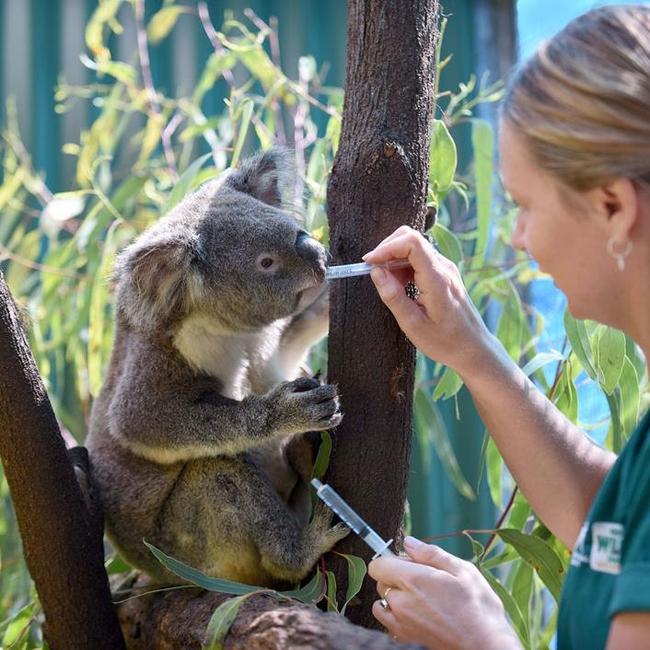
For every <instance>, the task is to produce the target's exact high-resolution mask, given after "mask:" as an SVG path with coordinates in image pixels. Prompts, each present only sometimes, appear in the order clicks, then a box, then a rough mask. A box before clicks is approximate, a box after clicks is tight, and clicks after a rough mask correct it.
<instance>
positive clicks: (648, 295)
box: [364, 6, 650, 649]
mask: <svg viewBox="0 0 650 650" xmlns="http://www.w3.org/2000/svg"><path fill="white" fill-rule="evenodd" d="M500 156H501V166H502V175H503V180H504V183H505V186H506V188H507V190H508V191H509V193H510V195H511V196H512V198H513V200H514V201H515V202H516V203H517V204H518V205H519V216H518V221H517V225H516V228H515V231H514V234H513V236H512V243H513V246H515V247H516V248H518V249H522V250H526V251H528V253H529V254H530V255H531V256H532V257H534V258H535V259H536V260H537V262H538V263H539V265H540V268H541V270H542V271H545V272H547V273H548V274H550V275H551V276H552V278H553V280H554V281H555V283H556V285H557V286H558V287H559V288H560V289H562V291H563V292H564V293H566V295H567V298H568V305H569V309H570V310H571V313H572V314H573V315H574V316H575V317H576V318H589V319H593V320H597V321H600V322H601V323H605V324H607V325H610V326H613V327H616V328H620V329H621V330H623V331H625V332H626V333H627V334H629V335H630V336H631V337H632V338H634V340H635V341H636V342H637V343H638V344H639V346H640V347H641V348H642V350H643V351H644V353H645V355H646V359H650V291H648V278H649V277H650V7H648V6H618V7H605V8H601V9H598V10H594V11H591V12H589V13H587V14H585V15H584V16H582V17H580V18H578V19H576V20H574V21H573V22H571V23H570V24H569V25H568V26H567V27H566V28H565V29H564V30H563V31H562V32H560V33H559V34H558V35H557V36H555V38H553V39H552V40H551V41H550V42H549V43H547V44H546V45H544V46H542V48H541V49H540V50H539V51H538V52H537V54H536V55H535V56H534V57H533V58H532V59H531V60H530V61H529V62H527V63H526V64H525V65H524V66H523V68H522V69H521V70H520V71H519V73H518V74H517V76H516V77H515V79H514V80H513V82H512V84H511V86H510V89H509V93H508V96H507V98H506V100H505V105H504V108H503V115H502V123H501V129H500ZM393 258H408V259H409V261H410V262H411V266H412V270H409V271H408V272H407V271H404V270H402V271H395V272H392V273H391V272H386V271H384V270H383V269H375V270H373V272H372V279H373V281H374V283H375V285H376V287H377V290H378V292H379V295H380V297H381V299H382V300H383V301H384V302H385V304H386V305H387V306H388V308H389V309H390V310H391V311H392V312H393V314H394V316H395V318H396V319H397V321H398V323H399V325H400V327H401V328H402V329H403V330H404V332H405V333H406V334H407V336H408V337H409V338H410V340H411V341H412V342H413V343H414V344H415V345H416V346H417V347H418V348H419V349H420V350H421V351H422V352H423V353H424V354H426V355H427V356H429V357H431V358H432V359H435V360H436V361H439V362H442V363H444V364H446V365H448V366H450V367H451V368H453V369H454V370H455V371H456V372H458V373H459V375H460V376H461V377H462V378H463V380H464V382H465V384H466V385H467V387H468V389H469V390H470V391H471V393H472V396H473V398H474V401H475V403H476V406H477V408H478V410H479V412H480V414H481V417H482V419H483V421H484V423H485V425H486V426H487V428H488V430H489V431H490V433H491V435H492V436H493V438H494V441H495V443H496V444H497V446H498V447H499V449H500V451H501V454H502V455H503V458H504V459H505V461H506V463H507V465H508V467H509V469H510V471H511V472H512V474H513V475H514V477H515V479H516V481H517V483H518V485H519V486H520V487H521V489H522V491H523V492H524V494H525V495H526V497H527V498H528V500H529V502H530V503H531V505H532V507H533V508H534V510H535V512H536V513H537V514H538V516H539V517H540V518H541V519H542V520H543V521H544V523H545V524H546V525H547V526H548V527H549V528H550V529H551V530H552V531H553V533H554V534H555V535H556V536H557V537H558V538H560V539H561V540H562V541H563V542H564V543H565V544H566V545H567V546H568V547H569V548H573V549H574V551H573V555H572V559H571V567H570V570H569V572H568V575H567V577H566V581H565V585H564V590H563V596H562V601H561V605H560V615H559V622H558V647H559V648H560V649H563V648H580V649H582V648H590V649H591V648H602V647H607V648H626V649H627V648H648V647H650V434H649V433H648V428H649V427H650V422H649V420H648V418H647V417H646V418H644V420H643V422H642V423H641V424H640V426H639V428H638V429H637V431H636V432H635V433H634V435H633V436H632V437H631V438H630V440H629V441H628V443H627V445H626V447H625V448H624V450H623V452H622V453H621V455H620V457H619V458H618V459H616V458H615V457H614V455H613V454H611V453H610V452H607V451H605V450H603V449H601V448H599V447H598V446H596V445H595V444H593V443H591V442H590V441H589V439H588V438H587V437H586V436H585V435H584V433H583V432H582V431H580V430H579V429H577V428H576V427H575V426H574V425H573V424H572V423H571V422H569V421H568V420H567V419H566V418H565V417H564V416H563V415H562V414H561V413H560V412H559V411H558V410H557V409H556V408H555V407H554V406H553V405H552V404H551V403H550V402H549V401H548V400H547V399H546V398H545V397H544V396H543V395H542V394H541V393H540V392H539V391H537V389H536V388H535V387H534V386H533V384H532V383H531V382H530V380H529V379H528V378H527V377H526V376H525V375H524V373H523V372H522V371H521V370H520V369H519V368H517V367H516V366H515V364H514V363H513V362H512V361H511V360H510V359H509V358H508V356H507V355H506V353H505V352H504V350H503V348H502V347H501V345H500V344H499V342H498V341H497V340H496V339H495V338H494V337H493V336H492V335H491V334H490V333H489V332H488V330H487V329H486V327H485V326H484V324H483V321H482V320H481V317H480V315H479V314H478V312H477V311H476V309H475V308H474V306H473V305H472V303H471V302H470V299H469V297H468V296H467V293H466V291H465V288H464V287H463V284H462V280H461V278H460V275H459V273H458V270H457V268H456V267H455V266H454V265H453V264H452V262H450V261H449V260H447V259H445V258H444V257H442V256H441V255H439V254H437V253H436V252H435V251H433V250H432V248H431V247H430V246H429V245H428V244H427V242H426V240H425V239H424V238H423V237H422V236H421V235H420V234H418V233H417V232H415V231H414V230H411V229H410V228H408V227H402V228H400V229H398V230H397V231H396V232H395V233H393V234H392V235H391V236H390V237H388V238H387V239H386V240H384V241H383V242H382V243H381V244H380V245H379V246H378V247H377V248H376V249H375V250H373V251H372V252H371V253H369V254H368V255H366V256H365V257H364V259H365V261H366V262H370V263H372V264H379V263H382V262H385V261H387V260H389V259H393ZM410 279H413V280H414V281H415V283H416V284H417V286H418V287H419V289H420V292H421V295H420V297H419V298H418V299H417V301H415V302H413V301H411V300H409V299H408V298H407V297H406V296H405V295H404V290H403V285H404V282H406V281H407V280H410ZM531 459H534V462H531ZM405 549H406V551H407V553H408V555H409V556H410V558H411V559H412V560H413V561H412V562H405V561H404V560H400V559H397V558H395V559H392V558H380V559H377V560H375V561H374V562H372V563H371V564H370V569H369V571H370V575H371V576H372V577H373V578H374V579H376V580H377V582H378V584H377V589H378V592H379V594H380V596H381V597H382V600H380V601H377V602H376V603H375V605H374V607H373V612H374V614H375V616H376V617H377V619H378V620H379V621H380V622H381V623H382V624H383V625H384V626H385V627H386V628H387V629H388V630H389V632H390V633H391V634H392V635H394V636H395V637H396V638H398V639H400V640H403V641H417V642H420V643H424V644H425V645H427V646H428V647H432V648H433V647H436V648H438V647H440V648H457V647H458V648H461V647H462V648H464V647H468V648H470V647H471V648H478V647H480V648H492V647H494V648H509V647H519V644H518V641H517V637H516V635H515V634H514V632H513V631H512V630H511V628H510V627H509V625H508V623H507V621H506V617H505V614H504V611H503V608H502V607H501V605H500V602H499V600H498V599H497V598H496V596H495V595H494V593H493V592H492V590H491V589H490V587H489V586H488V584H487V582H486V581H485V580H484V579H483V577H482V576H481V575H480V574H479V572H478V570H477V569H476V568H475V567H474V566H473V565H472V564H471V563H469V562H465V561H463V560H460V559H458V558H456V557H454V556H452V555H450V554H448V553H446V552H445V551H443V550H442V549H440V548H437V547H434V546H429V545H426V544H423V543H422V542H418V541H417V540H414V539H412V538H407V540H406V541H405Z"/></svg>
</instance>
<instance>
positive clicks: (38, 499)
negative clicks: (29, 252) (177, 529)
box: [0, 272, 124, 650]
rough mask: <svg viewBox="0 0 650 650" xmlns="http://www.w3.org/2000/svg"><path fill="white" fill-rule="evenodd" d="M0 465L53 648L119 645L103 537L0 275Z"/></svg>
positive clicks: (122, 641) (49, 642) (118, 632)
mask: <svg viewBox="0 0 650 650" xmlns="http://www.w3.org/2000/svg"><path fill="white" fill-rule="evenodd" d="M0 350H2V354H1V355H0V459H1V460H2V464H3V466H4V471H5V476H6V477H7V483H8V484H9V489H10V491H11V497H12V500H13V504H14V507H15V510H16V517H17V519H18V526H19V528H20V534H21V537H22V541H23V548H24V553H25V559H26V561H27V566H28V568H29V571H30V573H31V576H32V578H33V580H34V583H35V585H36V590H37V591H38V595H39V598H40V601H41V605H42V607H43V611H44V613H45V636H46V638H47V641H48V644H49V645H50V647H51V648H53V649H54V650H64V649H65V650H68V649H70V648H79V649H82V648H83V649H86V648H98V649H100V648H107V649H110V650H115V649H119V648H123V647H124V640H123V638H122V634H121V632H120V628H119V625H118V620H117V616H116V614H115V611H114V609H113V605H112V603H111V596H110V591H109V588H108V580H107V577H106V571H105V570H104V556H103V549H102V535H101V531H100V530H98V528H97V526H96V523H95V525H93V524H94V522H93V520H92V516H91V514H90V513H89V511H88V509H87V506H86V503H85V501H84V497H83V495H82V492H81V489H80V487H79V485H78V483H77V480H76V478H75V473H74V470H73V467H72V464H71V463H70V461H69V460H68V455H67V453H66V449H65V444H64V442H63V439H62V438H61V434H60V431H59V427H58V424H57V422H56V419H55V417H54V413H53V412H52V407H51V406H50V402H49V400H48V397H47V393H46V391H45V387H44V386H43V383H42V381H41V379H40V377H39V374H38V370H37V369H36V364H35V363H34V358H33V357H32V354H31V351H30V349H29V346H28V344H27V341H26V340H25V336H24V334H23V330H22V327H21V324H20V321H19V317H18V313H17V310H16V306H15V304H14V301H13V299H12V297H11V294H10V293H9V289H8V288H7V285H6V284H5V281H4V277H3V276H2V273H1V272H0Z"/></svg>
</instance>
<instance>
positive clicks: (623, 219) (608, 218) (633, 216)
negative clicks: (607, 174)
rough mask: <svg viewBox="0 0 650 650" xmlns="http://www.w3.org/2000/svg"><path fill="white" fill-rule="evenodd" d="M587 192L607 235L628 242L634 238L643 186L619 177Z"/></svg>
mask: <svg viewBox="0 0 650 650" xmlns="http://www.w3.org/2000/svg"><path fill="white" fill-rule="evenodd" d="M585 195H586V198H587V200H588V201H589V203H590V204H591V206H592V208H593V213H594V214H595V215H596V218H597V219H599V222H600V224H601V225H602V227H603V229H604V230H605V232H606V234H607V238H608V239H611V240H613V241H615V242H626V241H629V240H630V239H631V238H632V233H633V231H634V229H635V227H636V226H638V223H639V220H640V219H641V217H642V212H643V209H642V208H643V202H642V200H641V196H640V190H639V188H638V187H637V186H636V184H635V183H634V181H632V180H631V179H629V178H617V179H614V180H613V181H610V182H608V183H605V184H603V185H600V186H598V187H595V188H593V189H592V190H588V191H587V192H586V193H585Z"/></svg>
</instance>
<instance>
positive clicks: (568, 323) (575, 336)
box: [564, 309, 598, 380]
mask: <svg viewBox="0 0 650 650" xmlns="http://www.w3.org/2000/svg"><path fill="white" fill-rule="evenodd" d="M564 330H565V331H566V334H567V337H568V338H569V343H570V344H571V348H572V349H573V352H574V354H575V355H576V357H578V361H580V364H581V365H582V367H583V368H584V371H585V372H586V373H587V375H588V376H589V377H590V378H591V379H594V380H595V379H598V373H597V372H596V363H595V360H594V356H593V353H592V350H591V344H590V343H589V335H588V334H587V328H586V327H585V323H584V321H581V320H576V319H575V318H573V316H572V315H571V314H570V313H569V310H568V309H567V310H565V312H564Z"/></svg>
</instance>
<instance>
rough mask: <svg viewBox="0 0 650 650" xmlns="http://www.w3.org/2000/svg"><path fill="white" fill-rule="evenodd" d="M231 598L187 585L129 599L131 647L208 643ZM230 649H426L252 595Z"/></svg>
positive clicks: (153, 649) (126, 614)
mask: <svg viewBox="0 0 650 650" xmlns="http://www.w3.org/2000/svg"><path fill="white" fill-rule="evenodd" d="M228 598H230V596H226V595H224V594H216V593H212V592H207V591H203V590H200V589H183V590H181V591H171V592H167V593H157V594H151V595H147V596H141V597H139V598H135V599H132V600H128V601H127V602H125V603H124V604H122V605H120V606H119V610H118V611H119V616H120V621H121V623H122V626H123V629H124V635H125V637H126V640H127V645H128V647H129V649H130V650H173V649H176V648H183V650H192V649H196V650H199V648H201V647H203V645H204V644H206V642H207V639H206V628H207V625H208V622H209V621H210V618H211V616H212V613H213V612H214V610H215V609H216V608H217V607H218V606H219V605H221V604H222V603H223V602H224V601H225V600H228ZM223 647H224V649H225V650H253V649H262V648H264V649H265V650H289V649H291V650H351V649H352V648H354V649H355V650H366V649H367V650H422V646H420V645H416V644H401V643H397V642H396V641H393V640H392V639H391V638H390V637H389V636H388V635H386V634H382V633H380V632H376V631H374V630H366V629H364V628H362V627H358V626H355V625H352V623H350V622H349V621H348V620H347V619H346V618H345V617H343V616H340V615H339V614H335V613H324V612H321V611H320V610H319V609H317V608H316V607H309V606H308V605H303V604H302V603H298V602H296V601H290V602H289V601H279V600H276V599H275V598H271V597H269V596H264V595H255V596H251V597H250V598H248V599H247V600H246V601H245V602H244V603H243V605H242V606H241V608H240V609H239V611H238V613H237V617H236V618H235V620H234V622H233V624H232V627H231V628H230V630H229V631H228V634H227V636H226V638H225V639H224V645H223Z"/></svg>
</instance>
